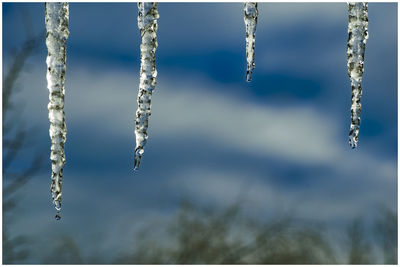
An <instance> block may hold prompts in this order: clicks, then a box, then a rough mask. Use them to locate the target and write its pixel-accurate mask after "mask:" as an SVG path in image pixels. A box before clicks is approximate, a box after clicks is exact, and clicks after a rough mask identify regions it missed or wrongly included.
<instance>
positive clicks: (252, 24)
mask: <svg viewBox="0 0 400 267" xmlns="http://www.w3.org/2000/svg"><path fill="white" fill-rule="evenodd" d="M257 16H258V9H257V3H253V2H246V3H244V23H245V25H246V58H247V72H246V80H247V81H248V82H250V81H251V75H252V73H253V69H254V68H255V67H256V65H255V63H254V46H255V42H256V26H257Z"/></svg>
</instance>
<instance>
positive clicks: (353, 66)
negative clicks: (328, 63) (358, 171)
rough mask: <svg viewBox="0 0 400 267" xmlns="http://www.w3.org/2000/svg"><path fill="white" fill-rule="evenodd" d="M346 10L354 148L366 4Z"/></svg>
mask: <svg viewBox="0 0 400 267" xmlns="http://www.w3.org/2000/svg"><path fill="white" fill-rule="evenodd" d="M348 10H349V25H348V33H349V38H348V41H347V69H348V74H349V77H350V82H351V91H352V96H351V125H350V132H349V144H350V146H351V148H356V147H357V142H358V132H359V129H360V116H361V95H362V88H361V81H362V75H363V72H364V53H365V44H366V43H367V39H368V3H348Z"/></svg>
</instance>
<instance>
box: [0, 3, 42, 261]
mask: <svg viewBox="0 0 400 267" xmlns="http://www.w3.org/2000/svg"><path fill="white" fill-rule="evenodd" d="M23 18H24V24H25V25H26V26H27V27H26V33H27V37H28V38H27V40H26V41H25V42H24V43H23V45H22V48H21V49H19V50H17V51H16V53H15V55H14V56H13V60H12V62H11V64H10V68H9V70H8V72H7V74H6V75H4V73H3V77H4V79H3V102H2V104H3V173H2V174H3V263H13V262H15V261H21V260H23V259H25V258H27V257H28V254H29V251H28V250H27V249H24V246H25V245H26V243H27V241H28V240H29V239H28V238H27V237H24V236H21V235H16V236H13V235H11V234H10V233H9V228H8V224H9V223H10V220H11V218H10V216H9V215H10V214H11V212H12V211H14V210H15V208H16V206H17V205H16V204H17V201H18V197H16V196H15V194H16V193H17V192H18V191H19V190H20V189H21V188H23V186H24V185H25V184H26V183H27V182H28V181H29V179H30V178H32V177H33V176H34V175H36V174H37V173H38V172H39V171H40V170H41V169H42V167H43V163H44V156H43V155H42V154H41V153H37V154H36V155H34V156H33V159H32V160H31V163H30V165H29V166H28V167H25V168H16V169H17V170H14V171H10V169H11V167H12V165H13V163H15V162H18V160H20V159H19V157H18V156H19V154H21V152H23V151H24V149H25V148H26V147H28V146H29V145H31V142H30V140H29V139H31V138H32V137H33V133H34V128H32V127H30V128H28V126H26V124H25V123H24V122H23V121H22V116H21V114H22V111H21V109H22V105H21V103H12V97H13V95H15V94H16V93H17V92H18V89H19V88H17V86H16V81H17V80H18V78H19V76H20V75H21V71H22V70H23V68H24V66H25V65H26V61H27V59H28V58H29V57H30V56H31V55H32V54H34V53H35V52H36V51H37V48H38V47H39V44H40V43H42V42H43V40H44V32H41V33H40V34H38V35H37V36H34V34H33V32H32V31H33V29H32V26H31V24H32V23H31V21H30V16H29V12H27V11H25V12H24V16H23ZM3 72H4V70H3Z"/></svg>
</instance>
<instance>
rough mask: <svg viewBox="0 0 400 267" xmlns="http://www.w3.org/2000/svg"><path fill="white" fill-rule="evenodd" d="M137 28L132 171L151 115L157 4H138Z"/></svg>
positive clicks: (139, 157)
mask: <svg viewBox="0 0 400 267" xmlns="http://www.w3.org/2000/svg"><path fill="white" fill-rule="evenodd" d="M138 11H139V13H138V27H139V30H140V35H141V37H142V43H141V45H140V53H141V55H140V83H139V93H138V100H137V102H138V109H137V111H136V127H135V135H136V148H135V156H134V157H135V163H134V169H137V168H139V165H140V161H141V159H142V156H143V153H144V146H145V145H146V142H147V138H148V134H147V128H148V126H149V116H150V115H151V96H152V93H153V90H154V88H155V86H156V77H157V70H156V59H155V52H156V48H157V35H156V32H157V27H158V25H157V19H158V18H159V15H158V11H157V3H148V2H139V3H138Z"/></svg>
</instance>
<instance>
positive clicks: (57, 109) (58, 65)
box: [45, 2, 69, 220]
mask: <svg viewBox="0 0 400 267" xmlns="http://www.w3.org/2000/svg"><path fill="white" fill-rule="evenodd" d="M68 19H69V6H68V3H53V2H52V3H46V4H45V22H46V32H47V33H46V46H47V50H48V55H47V59H46V63H47V76H46V77H47V88H48V89H49V104H48V106H47V107H48V110H49V121H50V130H49V134H50V138H51V153H50V159H51V169H52V175H51V186H50V191H51V196H52V198H53V204H54V207H55V208H56V210H57V215H56V219H57V220H59V218H61V216H60V210H61V196H62V179H63V169H64V165H65V154H64V144H65V141H66V134H67V128H66V125H65V114H64V95H65V70H66V42H67V38H68V35H69V31H68Z"/></svg>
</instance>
